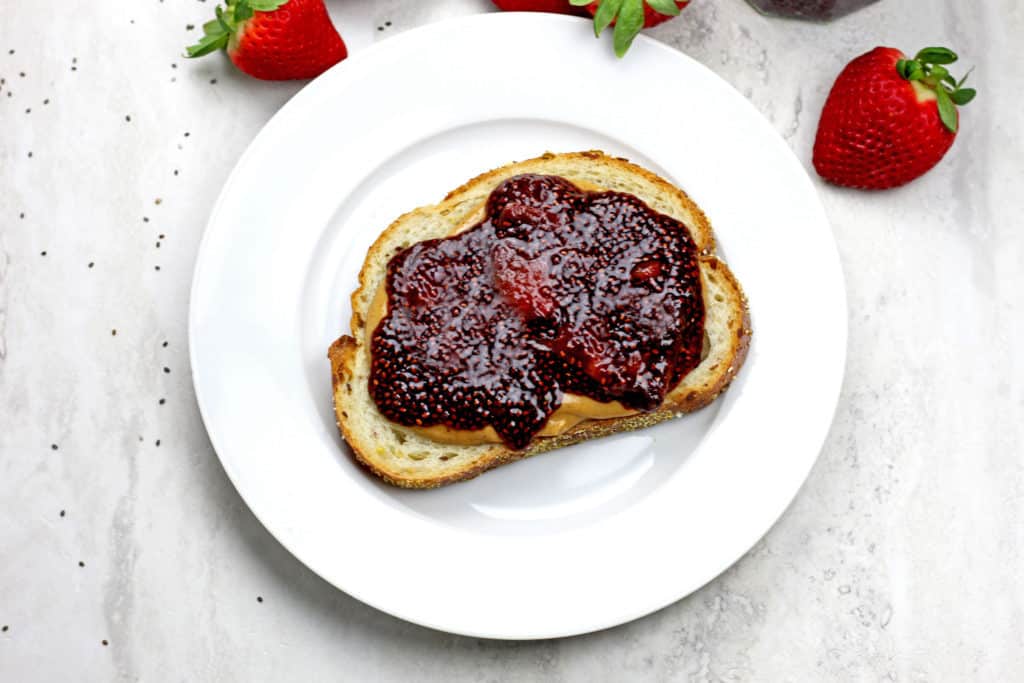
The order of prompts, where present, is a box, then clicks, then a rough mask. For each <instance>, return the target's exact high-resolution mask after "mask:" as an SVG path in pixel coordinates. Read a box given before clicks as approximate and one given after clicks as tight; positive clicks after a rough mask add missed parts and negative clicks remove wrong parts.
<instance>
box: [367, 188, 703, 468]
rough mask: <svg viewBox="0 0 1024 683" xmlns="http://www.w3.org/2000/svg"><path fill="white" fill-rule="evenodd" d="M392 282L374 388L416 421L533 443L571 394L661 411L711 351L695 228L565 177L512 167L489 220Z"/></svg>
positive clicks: (397, 273)
mask: <svg viewBox="0 0 1024 683" xmlns="http://www.w3.org/2000/svg"><path fill="white" fill-rule="evenodd" d="M386 287H387V294H388V311H387V314H386V316H385V317H384V318H383V319H382V320H381V322H380V323H379V325H378V326H377V329H376V330H374V332H373V337H372V347H371V353H372V358H373V360H372V364H371V370H370V395H371V396H372V398H373V400H374V402H375V403H376V404H377V407H378V409H379V410H380V411H381V413H382V414H383V415H384V416H385V417H386V418H388V419H389V420H391V421H393V422H396V423H398V424H401V425H406V426H410V427H413V426H417V427H427V426H432V425H439V424H441V425H447V426H448V427H451V428H453V429H462V430H476V429H482V428H483V427H485V426H487V425H490V426H491V427H493V428H494V430H495V431H496V432H497V433H498V435H499V436H500V437H501V439H502V440H503V441H504V442H505V443H506V444H508V446H510V447H511V448H514V449H521V448H524V447H525V446H526V445H527V444H528V443H529V442H530V440H531V439H532V438H533V436H534V435H536V434H537V432H539V431H540V430H541V429H543V427H544V424H545V423H546V422H547V419H548V417H550V416H551V415H552V413H554V412H555V410H557V409H558V407H559V405H561V403H562V396H563V393H565V392H569V393H573V394H578V395H582V396H588V397H590V398H593V399H595V400H597V401H601V402H607V401H612V400H618V401H620V402H621V403H622V404H623V405H625V406H627V407H629V408H634V409H636V410H640V411H647V410H653V409H655V408H657V407H658V406H659V405H660V404H661V402H662V400H663V399H664V397H665V394H666V393H667V392H668V391H670V390H671V389H672V388H673V387H674V386H675V385H676V384H677V383H678V382H679V380H680V379H682V377H683V376H684V375H686V374H687V373H688V372H690V371H691V370H692V369H693V368H695V367H696V366H697V364H698V363H699V362H700V356H701V349H702V346H703V341H704V299H703V296H702V293H701V283H700V271H699V269H698V265H697V248H696V245H695V244H694V242H693V239H692V238H691V236H690V233H689V231H688V230H687V229H686V227H685V226H684V225H683V224H682V223H680V222H679V221H677V220H675V219H673V218H670V217H668V216H665V215H662V214H660V213H657V212H655V211H653V210H652V209H651V208H650V207H648V206H647V205H646V204H644V203H643V202H642V201H640V200H639V199H638V198H636V197H634V196H632V195H629V194H623V193H619V192H584V191H582V190H580V189H578V188H577V187H576V186H574V185H572V184H571V183H569V182H568V181H566V180H565V179H563V178H559V177H556V176H541V175H521V176H516V177H514V178H510V179H508V180H506V181H505V182H504V183H502V184H501V185H499V186H498V187H497V188H495V190H494V191H493V192H492V193H491V196H490V197H489V198H488V201H487V216H486V218H485V219H484V220H483V222H482V223H480V224H479V225H476V226H474V227H472V228H470V229H469V230H466V231H464V232H462V233H460V234H458V235H455V236H452V237H446V238H443V239H434V240H428V241H425V242H420V243H418V244H414V245H413V246H411V247H409V248H408V249H405V250H404V251H402V252H400V253H398V254H397V255H396V256H395V257H393V258H392V259H391V262H390V263H389V264H388V274H387V284H386Z"/></svg>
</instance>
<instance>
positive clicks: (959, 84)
mask: <svg viewBox="0 0 1024 683" xmlns="http://www.w3.org/2000/svg"><path fill="white" fill-rule="evenodd" d="M972 73H974V67H973V66H972V67H971V68H970V69H968V70H967V73H965V74H964V77H963V78H961V79H960V81H959V82H958V83H957V84H956V87H957V88H960V86H962V85H963V84H964V83H966V82H967V79H968V77H970V75H971V74H972Z"/></svg>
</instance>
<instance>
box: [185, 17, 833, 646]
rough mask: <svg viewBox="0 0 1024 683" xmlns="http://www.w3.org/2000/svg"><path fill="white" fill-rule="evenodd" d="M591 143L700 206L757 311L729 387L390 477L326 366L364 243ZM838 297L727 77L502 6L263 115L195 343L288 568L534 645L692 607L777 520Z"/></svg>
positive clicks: (368, 56)
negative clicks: (677, 415) (406, 478)
mask: <svg viewBox="0 0 1024 683" xmlns="http://www.w3.org/2000/svg"><path fill="white" fill-rule="evenodd" d="M527 44H528V45H529V49H526V48H525V46H526V45H527ZM594 148H600V149H603V150H606V151H608V152H611V153H613V154H618V155H622V156H626V157H628V158H630V159H632V160H634V161H636V162H638V163H640V164H641V165H643V166H646V167H648V168H650V169H652V170H654V171H656V172H658V173H660V174H661V175H663V176H665V177H666V178H669V179H670V180H672V181H674V182H676V183H677V184H678V185H679V186H680V187H682V188H684V189H685V190H686V191H687V192H688V193H689V194H690V195H691V196H692V197H693V198H694V199H695V200H696V201H697V202H698V203H699V204H700V205H701V207H703V208H704V210H705V211H706V212H707V214H708V216H709V217H710V219H711V221H712V223H713V225H714V227H715V230H716V232H717V234H718V236H719V238H720V243H721V249H722V252H723V253H724V254H725V256H726V258H727V260H728V261H729V263H730V265H731V266H732V268H733V270H734V271H735V272H736V274H737V276H738V278H739V279H740V281H741V282H742V283H743V285H744V286H745V288H746V291H747V293H748V295H749V298H750V306H751V309H752V312H753V324H754V343H753V346H752V348H751V352H750V357H749V358H748V360H747V365H746V367H745V368H744V369H743V371H742V372H741V373H740V375H739V378H738V379H737V381H736V382H735V383H734V384H733V386H732V388H731V389H730V390H729V391H728V392H727V394H726V395H725V396H724V398H723V399H722V400H719V401H718V402H716V403H714V404H713V405H712V406H710V407H709V408H706V409H705V410H703V411H700V412H699V413H696V414H694V415H691V416H688V417H685V418H683V419H680V420H676V421H672V422H669V423H666V424H663V425H661V426H659V427H656V428H653V429H648V430H644V431H640V432H635V433H632V434H623V435H619V436H615V437H611V438H607V439H603V440H598V441H593V442H590V443H586V444H582V445H579V446H574V447H572V448H568V449H564V450H561V451H557V452H555V453H551V454H547V455H543V456H540V457H537V458H533V459H530V460H527V461H524V462H520V463H516V464H513V465H507V466H505V467H502V468H500V469H498V470H495V471H493V472H489V473H487V474H485V475H483V476H481V477H479V478H478V479H476V480H473V481H471V482H467V483H462V484H456V485H454V486H449V487H446V488H443V489H440V490H436V491H419V492H417V491H401V490H398V489H394V488H391V487H388V486H386V485H384V484H382V483H380V482H378V481H377V480H376V479H375V478H374V477H372V476H370V475H368V474H367V473H366V472H364V471H363V470H361V469H360V468H359V467H357V466H356V465H355V464H354V462H353V460H352V457H351V456H350V454H349V452H348V451H347V450H346V448H345V446H344V445H343V443H342V441H341V439H340V438H339V436H338V434H337V430H336V428H335V423H334V415H333V413H332V410H331V399H330V372H329V367H328V363H327V360H326V357H325V352H326V349H327V346H328V345H329V344H330V342H331V341H332V340H333V339H335V338H336V337H337V336H339V335H340V334H341V333H342V332H344V331H346V330H347V329H348V321H349V313H350V309H349V303H348V297H349V294H350V293H351V291H352V290H353V289H354V287H355V284H356V273H357V271H358V269H359V266H360V264H361V262H362V259H363V256H364V254H365V253H366V249H367V247H368V246H369V245H370V243H371V242H372V241H373V239H374V238H375V237H376V236H377V235H378V234H379V233H380V232H381V231H382V230H383V229H384V228H385V227H386V226H387V225H388V224H389V223H390V221H391V220H393V219H394V218H395V217H397V216H398V215H399V214H401V213H402V212H404V211H408V210H410V209H412V208H414V207H416V206H419V205H421V204H424V203H433V202H436V201H438V200H440V199H441V198H442V197H443V196H444V194H445V193H446V192H447V191H448V190H449V189H452V188H454V187H457V186H458V185H460V184H461V183H463V182H464V181H466V180H467V179H469V178H470V177H472V176H474V175H476V174H477V173H480V172H482V171H485V170H487V169H490V168H493V167H495V166H499V165H501V164H504V163H506V162H509V161H512V160H517V159H525V158H528V157H532V156H535V155H538V154H540V153H542V152H544V151H545V150H554V151H571V150H580V149H594ZM809 283H810V284H809ZM845 301H846V300H845V294H844V289H843V280H842V272H841V269H840V265H839V261H838V257H837V253H836V247H835V244H834V242H833V240H832V235H831V232H830V230H829V226H828V223H827V221H826V218H825V215H824V212H823V210H822V208H821V205H820V204H819V202H818V199H817V197H816V195H815V191H814V188H813V186H812V185H811V182H810V181H809V179H808V178H807V176H806V174H805V173H804V171H803V169H802V168H801V166H800V164H799V163H798V162H797V160H796V159H795V158H794V157H793V155H792V153H791V152H790V150H789V148H788V147H787V146H786V144H785V143H784V142H783V141H782V140H781V139H780V138H779V136H778V135H777V134H776V133H775V131H774V130H773V129H772V127H771V126H770V125H769V124H768V123H767V122H766V121H765V120H764V119H763V118H762V117H761V116H760V115H759V114H758V112H757V111H756V110H755V109H754V108H753V107H752V106H751V105H750V104H749V103H748V102H747V101H746V100H745V99H744V98H743V97H742V96H740V95H739V94H738V93H737V92H736V91H735V90H733V89H732V88H731V87H730V86H729V85H728V84H727V83H725V82H724V81H722V80H721V79H720V78H718V77H717V76H715V75H714V74H713V73H712V72H711V71H709V70H708V69H707V68H705V67H704V66H701V65H700V64H698V63H697V62H695V61H693V60H691V59H689V58H688V57H686V56H685V55H683V54H681V53H679V52H676V51H674V50H672V49H670V48H668V47H666V46H664V45H661V44H659V43H657V42H655V41H653V40H649V39H647V38H643V37H641V38H640V39H639V40H637V42H636V44H635V45H634V46H633V48H632V49H631V50H630V53H629V55H628V56H627V57H626V58H625V59H623V60H618V59H616V58H615V57H614V56H613V55H612V50H611V45H610V44H609V41H607V40H595V39H594V37H593V35H592V33H591V29H590V26H589V24H588V22H587V21H584V20H577V19H574V18H569V17H562V16H555V15H544V14H490V15H479V16H473V17H467V18H462V19H457V20H453V21H446V22H443V23H439V24H434V25H431V26H428V27H425V28H422V29H419V30H415V31H410V32H408V33H405V34H402V35H399V36H397V37H395V38H391V39H388V40H386V41H384V42H382V43H380V44H378V45H376V46H374V47H373V48H371V49H368V50H366V51H365V52H363V53H362V54H357V55H355V56H354V57H352V58H351V59H349V60H348V61H346V62H344V63H342V64H341V65H339V66H338V67H336V68H334V69H332V70H330V71H329V72H328V73H326V74H324V75H323V76H321V77H320V78H318V79H317V80H315V81H314V82H312V83H311V84H310V85H309V86H308V87H306V88H305V89H304V90H302V92H300V93H299V94H298V95H297V96H295V98H294V99H292V101H291V102H289V103H288V104H287V105H286V106H285V107H284V108H282V109H281V111H280V112H279V113H278V114H277V115H276V116H275V117H274V118H273V119H272V120H271V121H270V123H268V124H267V126H266V127H265V128H264V129H263V131H262V132H261V133H260V134H259V135H258V136H257V137H256V139H255V140H254V141H253V143H252V145H251V146H250V147H249V149H248V151H247V152H246V153H245V155H244V156H243V157H242V159H241V161H239V162H238V166H237V167H236V168H235V170H234V172H233V173H232V175H231V177H230V179H229V180H228V182H227V184H226V185H225V187H224V189H223V191H222V193H221V196H220V199H219V201H218V202H217V205H216V207H215V208H214V211H213V215H212V216H211V218H210V223H209V226H208V227H207V230H206V235H205V237H204V240H203V244H202V247H201V249H200V254H199V259H198V264H197V266H196V273H195V280H194V283H193V289H192V302H191V319H190V331H189V332H190V335H189V341H190V344H191V354H192V369H193V376H194V381H195V388H196V394H197V395H198V399H199V405H200V408H201V410H202V414H203V419H204V421H205V423H206V426H207V429H208V430H209V432H210V438H211V440H212V441H213V444H214V446H215V448H216V450H217V453H218V454H219V456H220V459H221V462H222V463H223V465H224V469H225V470H226V471H227V473H228V476H229V477H230V478H231V480H232V481H233V482H234V484H235V486H236V487H237V488H238V491H239V493H240V494H241V495H242V497H243V498H244V499H245V501H246V502H247V503H248V504H249V506H250V507H251V508H252V510H253V512H254V513H255V514H256V516H257V517H259V519H260V521H262V522H263V524H265V525H266V527H267V528H268V529H269V530H270V532H271V533H272V534H274V536H275V537H277V539H278V540H280V541H281V543H282V544H284V546H285V547H287V548H288V549H289V550H290V551H291V552H292V553H294V554H295V556H296V557H298V558H299V559H300V560H302V561H303V562H304V563H306V564H307V565H308V566H309V567H310V568H311V569H313V571H315V572H317V573H318V574H320V575H321V576H323V577H324V578H325V579H326V580H328V581H330V582H331V583H333V584H334V585H336V586H338V587H339V588H341V589H342V590H344V591H346V592H348V593H349V594H351V595H353V596H355V597H356V598H359V599H360V600H363V601H364V602H367V603H369V604H370V605H373V606H375V607H377V608H379V609H382V610H384V611H386V612H389V613H391V614H394V615H396V616H398V617H401V618H403V619H407V620H409V621H413V622H416V623H419V624H423V625H426V626H431V627H434V628H438V629H442V630H445V631H451V632H455V633H462V634H468V635H475V636H485V637H493V638H544V637H553V636H566V635H572V634H578V633H584V632H587V631H593V630H596V629H601V628H605V627H608V626H613V625H616V624H620V623H623V622H625V621H629V620H631V619H635V618H637V617H640V616H642V615H644V614H648V613H649V612H652V611H654V610H656V609H659V608H661V607H663V606H665V605H667V604H669V603H671V602H673V601H675V600H678V599H679V598H681V597H682V596H684V595H686V594H688V593H690V592H691V591H693V590H695V589H697V588H698V587H700V586H701V585H703V584H704V583H706V582H707V581H709V580H710V579H712V578H713V577H715V576H716V575H717V574H719V573H720V572H721V571H723V570H724V569H725V568H726V567H728V566H729V565H730V564H732V563H733V562H735V561H736V560H737V559H738V558H739V557H740V556H741V555H742V554H743V553H744V552H745V551H746V550H747V549H749V548H750V547H751V546H752V545H753V544H754V543H755V542H756V541H757V540H758V538H760V537H761V536H762V535H763V534H764V533H765V531H767V530H768V528H769V527H770V526H771V525H772V523H773V522H774V521H775V520H776V519H777V518H778V517H779V515H780V514H781V513H782V511H783V510H784V509H785V507H786V506H787V505H788V504H789V502H790V500H791V499H792V498H793V496H794V495H795V494H796V492H797V490H798V489H799V488H800V485H801V483H802V482H803V480H804V478H805V476H806V475H807V472H808V470H809V469H810V467H811V465H812V463H813V462H814V460H815V457H816V456H817V453H818V450H819V448H820V447H821V444H822V441H823V440H824V437H825V434H826V432H827V430H828V427H829V424H830V422H831V418H832V413H833V410H834V407H835V403H836V399H837V396H838V391H839V386H840V381H841V378H842V372H843V365H844V359H845V343H846V305H845ZM808 312H812V314H811V315H809V314H808Z"/></svg>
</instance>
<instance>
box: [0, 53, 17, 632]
mask: <svg viewBox="0 0 1024 683" xmlns="http://www.w3.org/2000/svg"><path fill="white" fill-rule="evenodd" d="M11 52H14V50H11ZM10 628H11V627H10V626H8V625H7V624H4V626H3V628H0V631H3V632H4V633H7V631H8V630H9V629H10Z"/></svg>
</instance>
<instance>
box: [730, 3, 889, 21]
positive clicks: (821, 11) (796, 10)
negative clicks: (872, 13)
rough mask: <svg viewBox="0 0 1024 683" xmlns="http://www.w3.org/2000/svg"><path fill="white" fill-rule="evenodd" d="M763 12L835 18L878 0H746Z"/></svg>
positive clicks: (811, 18) (807, 17) (826, 18)
mask: <svg viewBox="0 0 1024 683" xmlns="http://www.w3.org/2000/svg"><path fill="white" fill-rule="evenodd" d="M747 2H749V3H750V4H751V5H753V6H754V7H755V8H756V9H758V10H759V11H761V12H764V13H765V14H773V15H775V16H778V17H792V18H796V19H810V20H813V21H828V20H829V19H836V18H838V17H841V16H843V15H845V14H849V13H850V12H853V11H855V10H859V9H861V8H863V7H867V6H868V5H871V4H874V3H876V2H878V0H747Z"/></svg>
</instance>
